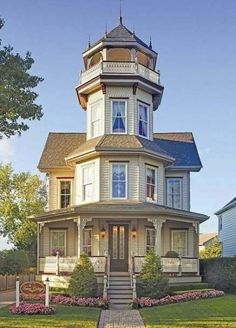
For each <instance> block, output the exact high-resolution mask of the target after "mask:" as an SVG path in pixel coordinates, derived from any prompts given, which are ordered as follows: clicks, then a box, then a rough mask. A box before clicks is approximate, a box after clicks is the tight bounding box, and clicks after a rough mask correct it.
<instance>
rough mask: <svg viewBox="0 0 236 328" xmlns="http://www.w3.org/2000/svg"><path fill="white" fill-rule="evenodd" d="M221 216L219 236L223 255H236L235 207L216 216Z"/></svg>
mask: <svg viewBox="0 0 236 328" xmlns="http://www.w3.org/2000/svg"><path fill="white" fill-rule="evenodd" d="M220 216H221V217H222V229H221V230H219V238H220V241H221V242H222V245H223V254H222V255H223V256H235V255H236V207H233V208H231V209H229V210H227V211H225V212H224V213H222V214H221V215H219V216H218V217H220Z"/></svg>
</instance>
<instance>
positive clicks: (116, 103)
mask: <svg viewBox="0 0 236 328" xmlns="http://www.w3.org/2000/svg"><path fill="white" fill-rule="evenodd" d="M111 107H112V122H111V124H112V127H111V128H112V133H117V134H122V133H127V101H126V100H112V102H111Z"/></svg>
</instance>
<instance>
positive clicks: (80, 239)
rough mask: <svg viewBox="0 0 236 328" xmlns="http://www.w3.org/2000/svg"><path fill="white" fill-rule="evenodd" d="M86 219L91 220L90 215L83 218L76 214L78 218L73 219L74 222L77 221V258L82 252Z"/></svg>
mask: <svg viewBox="0 0 236 328" xmlns="http://www.w3.org/2000/svg"><path fill="white" fill-rule="evenodd" d="M88 221H92V218H90V217H89V218H87V217H86V218H85V217H81V216H78V218H77V219H75V220H74V222H76V223H77V229H78V258H79V257H80V255H81V253H82V252H83V230H84V227H85V226H86V223H87V222H88Z"/></svg>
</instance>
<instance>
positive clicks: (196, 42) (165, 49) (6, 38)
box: [0, 0, 236, 247]
mask: <svg viewBox="0 0 236 328" xmlns="http://www.w3.org/2000/svg"><path fill="white" fill-rule="evenodd" d="M122 7H123V17H124V20H123V21H124V24H125V25H126V26H127V27H128V28H130V29H131V30H132V29H133V27H134V28H135V31H136V35H138V36H139V37H140V38H141V39H143V40H144V41H146V42H149V38H150V35H151V36H152V44H153V48H154V49H155V50H156V51H157V52H158V53H159V63H158V68H159V69H160V71H161V82H162V84H163V85H164V86H165V90H164V95H163V100H162V104H161V106H160V108H159V110H158V112H156V113H155V131H160V132H167V131H169V132H173V131H192V132H193V133H194V137H195V141H196V143H197V146H198V149H199V152H200V156H201V160H202V163H203V166H204V168H203V169H202V171H201V172H200V173H193V174H192V178H191V209H192V210H193V211H197V212H202V213H205V214H208V215H209V216H211V219H210V220H208V221H207V222H206V223H204V224H202V227H201V231H202V232H206V231H216V230H217V220H216V217H215V216H214V215H213V213H214V212H215V211H216V210H217V209H219V208H220V207H221V206H222V205H224V204H225V203H226V202H228V201H229V200H230V199H231V198H233V197H234V196H235V195H236V190H235V189H236V177H235V171H236V170H235V168H236V152H235V150H236V146H235V140H236V125H235V122H236V97H235V90H236V72H235V67H236V42H235V38H236V1H234V0H225V1H223V0H220V1H219V0H200V1H193V0H192V1H190V0H178V1H176V0H165V1H160V0H145V1H143V0H122ZM0 15H1V16H2V17H3V18H4V19H5V22H6V24H5V26H4V28H3V29H2V30H1V32H0V37H1V38H2V40H3V44H8V43H9V44H11V45H12V46H14V49H15V51H17V52H20V53H21V54H22V55H23V54H24V53H25V52H26V51H27V50H30V51H31V52H32V56H33V58H34V59H35V64H34V66H33V69H32V72H33V73H35V74H37V75H40V76H42V77H44V79H45V80H44V82H43V83H41V85H40V86H39V87H38V89H37V91H38V93H39V94H40V96H39V98H38V102H39V103H40V104H42V105H43V109H44V117H43V119H42V120H41V121H40V122H32V123H31V124H30V127H31V128H30V130H29V131H27V132H25V133H24V134H23V135H22V136H21V137H15V138H12V139H10V140H2V141H0V160H2V161H4V162H8V161H11V162H12V163H13V167H14V169H15V170H18V171H22V170H28V171H31V172H34V173H35V172H38V171H37V163H38V161H39V158H40V155H41V152H42V149H43V146H44V143H45V140H46V138H47V134H48V132H49V131H64V132H72V131H73V132H76V131H85V122H86V117H85V112H84V111H83V110H82V109H81V108H80V106H79V104H78V101H77V98H76V94H75V86H76V85H77V84H78V81H79V73H80V71H81V69H83V63H82V57H81V53H82V52H83V51H84V50H85V49H86V48H87V44H88V38H89V35H90V38H91V42H93V41H96V40H97V39H98V38H100V37H101V36H102V35H103V34H104V31H105V25H106V24H107V26H108V30H111V29H112V28H113V27H115V26H116V25H117V24H118V16H119V1H118V0H99V1H98V0H87V1H84V0H77V1H75V0H44V1H42V0H34V1H32V0H20V1H19V0H0ZM2 244H3V241H2ZM0 247H1V243H0Z"/></svg>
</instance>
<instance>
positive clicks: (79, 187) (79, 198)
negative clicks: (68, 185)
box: [75, 158, 100, 205]
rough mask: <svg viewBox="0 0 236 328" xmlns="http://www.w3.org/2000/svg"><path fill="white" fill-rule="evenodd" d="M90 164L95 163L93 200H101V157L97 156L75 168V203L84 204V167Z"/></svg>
mask: <svg viewBox="0 0 236 328" xmlns="http://www.w3.org/2000/svg"><path fill="white" fill-rule="evenodd" d="M89 164H93V165H94V180H93V184H94V185H93V199H92V200H91V201H89V202H90V203H91V202H97V201H99V194H100V174H99V173H100V158H95V159H93V160H90V161H86V162H83V163H80V164H77V165H76V168H75V205H80V204H84V203H85V202H84V201H83V177H82V171H83V167H84V166H86V165H89Z"/></svg>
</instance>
